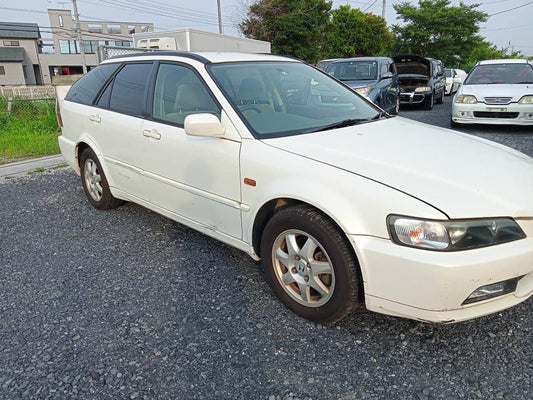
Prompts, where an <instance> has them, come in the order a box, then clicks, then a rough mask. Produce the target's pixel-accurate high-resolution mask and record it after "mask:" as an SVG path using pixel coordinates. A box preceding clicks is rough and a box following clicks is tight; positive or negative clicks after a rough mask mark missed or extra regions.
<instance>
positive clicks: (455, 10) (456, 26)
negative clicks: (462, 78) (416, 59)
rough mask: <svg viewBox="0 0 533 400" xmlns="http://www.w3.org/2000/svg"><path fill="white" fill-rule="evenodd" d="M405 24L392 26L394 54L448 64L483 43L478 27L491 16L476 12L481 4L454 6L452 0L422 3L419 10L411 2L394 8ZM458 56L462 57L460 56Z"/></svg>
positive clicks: (424, 0) (420, 2)
mask: <svg viewBox="0 0 533 400" xmlns="http://www.w3.org/2000/svg"><path fill="white" fill-rule="evenodd" d="M393 7H394V9H395V10H396V13H397V14H398V19H401V20H402V21H403V24H402V25H393V28H392V29H393V31H394V33H396V43H395V51H396V52H398V53H415V54H419V55H422V56H427V57H434V58H437V59H440V60H442V61H443V62H444V64H445V65H454V66H455V65H457V60H458V58H460V57H464V56H465V55H467V54H470V53H471V52H472V51H473V49H474V48H475V47H476V46H477V45H479V44H480V43H482V42H483V38H482V37H481V36H480V35H479V24H480V23H481V22H485V21H486V20H487V18H488V15H487V14H486V13H484V12H482V11H479V10H477V8H478V7H479V4H472V5H465V4H464V3H462V2H460V3H459V5H458V6H451V5H450V1H449V0H419V2H418V7H417V6H414V5H412V4H410V3H408V2H405V1H404V2H402V3H400V4H396V5H394V6H393ZM458 56H459V57H458Z"/></svg>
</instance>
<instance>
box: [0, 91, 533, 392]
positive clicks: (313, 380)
mask: <svg viewBox="0 0 533 400" xmlns="http://www.w3.org/2000/svg"><path fill="white" fill-rule="evenodd" d="M447 103H448V104H449V99H447ZM439 107H441V108H442V110H445V107H446V104H445V105H444V106H440V105H436V106H435V109H434V110H433V111H432V112H431V118H433V117H435V118H437V114H438V113H439V112H440V111H441V110H439ZM433 113H435V114H433ZM401 114H402V115H405V116H408V117H410V118H415V119H418V118H420V119H423V118H426V121H427V120H428V118H427V117H428V116H427V113H426V112H423V111H418V110H402V112H401ZM424 115H425V116H424ZM428 122H432V121H428ZM447 123H449V114H448V120H447ZM503 131H505V129H504V130H503ZM471 133H475V134H479V133H478V132H477V131H476V132H471ZM483 135H484V136H487V137H489V138H491V139H494V140H499V141H501V142H504V143H506V144H511V145H513V146H514V147H516V148H518V149H520V150H521V151H524V152H527V153H528V154H529V155H533V147H532V146H533V134H532V132H527V131H523V132H518V134H516V135H515V134H513V135H509V134H504V133H501V132H500V131H496V130H491V131H490V132H489V133H485V134H483ZM0 202H1V204H2V208H1V209H0V221H2V222H1V225H0V227H1V228H0V229H1V235H0V259H1V260H2V263H1V265H2V268H1V273H0V398H2V399H46V398H54V399H66V398H80V399H110V398H119V399H156V398H161V399H265V400H288V399H293V400H295V399H315V400H317V399H344V400H349V399H528V400H529V399H530V398H531V393H533V381H532V378H533V351H532V343H533V334H532V332H533V316H532V313H531V309H532V305H533V302H532V300H531V299H530V300H528V301H527V302H525V303H523V304H521V305H519V306H517V307H514V308H512V309H509V310H506V311H504V312H502V313H498V314H494V315H491V316H487V317H483V318H479V319H477V320H474V321H468V322H464V323H459V324H455V325H431V324H424V323H420V322H416V321H411V320H405V319H400V318H393V317H387V316H383V315H379V314H375V313H370V312H366V311H360V312H358V313H357V314H356V315H354V316H352V317H351V318H348V319H347V320H345V321H342V322H341V323H338V324H334V325H327V326H323V325H320V324H315V323H311V322H308V321H305V320H302V319H300V318H298V317H296V316H295V315H294V314H292V313H290V312H289V311H288V310H286V309H285V308H284V307H283V305H282V304H281V303H280V302H279V301H278V300H276V299H275V298H274V296H273V294H272V293H271V291H270V289H269V287H268V285H267V284H266V283H265V281H264V279H263V276H262V273H261V270H260V268H258V265H257V264H256V263H254V262H253V261H252V260H251V259H250V258H249V257H248V256H247V255H245V254H243V253H241V252H239V251H237V250H234V249H232V248H230V247H227V246H225V245H223V244H221V243H219V242H217V241H215V240H212V239H210V238H208V237H206V236H203V235H202V234H199V233H197V232H195V231H193V230H190V229H188V228H186V227H184V226H182V225H179V224H177V223H174V222H172V221H170V220H168V219H166V218H164V217H161V216H159V215H157V214H155V213H153V212H151V211H148V210H146V209H144V208H142V207H140V206H137V205H134V204H126V205H125V206H123V207H120V208H118V209H116V210H113V211H108V212H101V211H98V210H95V209H93V208H92V207H91V206H90V205H89V203H88V202H87V200H86V199H85V195H84V193H83V189H82V187H81V183H80V181H79V178H78V177H77V176H76V175H75V173H74V172H73V171H72V170H71V169H69V168H63V169H59V170H54V171H47V172H45V173H40V174H35V175H32V176H29V177H25V178H20V179H13V180H10V181H8V182H6V183H4V184H2V185H0Z"/></svg>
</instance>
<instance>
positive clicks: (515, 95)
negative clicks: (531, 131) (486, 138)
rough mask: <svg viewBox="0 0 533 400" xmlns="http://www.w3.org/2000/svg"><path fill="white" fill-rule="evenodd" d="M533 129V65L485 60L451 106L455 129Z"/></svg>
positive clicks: (467, 80)
mask: <svg viewBox="0 0 533 400" xmlns="http://www.w3.org/2000/svg"><path fill="white" fill-rule="evenodd" d="M468 124H496V125H524V126H528V125H533V63H532V62H531V61H528V60H520V59H516V60H511V59H508V60H486V61H481V62H479V63H478V64H476V66H475V67H474V68H473V69H472V71H470V74H468V76H467V78H466V79H465V81H464V83H463V84H462V85H461V87H460V88H459V90H458V91H457V93H456V95H455V97H454V100H453V105H452V126H457V125H468Z"/></svg>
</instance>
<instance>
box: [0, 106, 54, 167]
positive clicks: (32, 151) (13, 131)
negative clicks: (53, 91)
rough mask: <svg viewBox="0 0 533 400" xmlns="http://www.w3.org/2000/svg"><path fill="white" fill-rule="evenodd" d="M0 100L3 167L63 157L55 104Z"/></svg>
mask: <svg viewBox="0 0 533 400" xmlns="http://www.w3.org/2000/svg"><path fill="white" fill-rule="evenodd" d="M7 104H8V102H7V100H6V99H0V164H5V163H7V162H12V161H16V160H21V159H24V158H31V157H41V156H46V155H51V154H58V153H59V144H58V143H57V137H58V136H59V135H60V133H61V132H60V129H59V126H58V125H57V120H56V115H55V100H54V99H47V100H19V99H16V100H14V101H13V102H12V103H11V104H12V105H11V112H10V113H8V111H7V108H8V107H7Z"/></svg>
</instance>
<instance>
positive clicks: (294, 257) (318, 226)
mask: <svg viewBox="0 0 533 400" xmlns="http://www.w3.org/2000/svg"><path fill="white" fill-rule="evenodd" d="M261 256H262V259H263V268H264V271H265V276H266V279H267V280H268V282H269V284H270V285H271V287H272V289H273V291H274V293H275V294H276V295H277V296H278V297H279V299H280V300H281V301H282V302H283V303H284V304H285V305H286V306H287V307H288V308H289V309H290V310H291V311H293V312H295V313H296V314H298V315H300V316H302V317H304V318H307V319H309V320H312V321H320V322H332V321H336V320H339V319H341V318H343V317H344V316H346V315H348V314H349V313H350V312H351V311H352V310H353V309H354V308H355V307H356V306H357V304H358V295H359V293H362V283H361V280H360V273H359V267H358V264H357V261H356V259H355V256H354V255H353V252H352V250H351V247H350V244H349V242H348V240H347V238H346V237H345V235H344V234H343V233H342V232H341V231H339V229H338V228H337V227H336V226H335V225H334V224H333V223H332V222H331V221H330V220H329V219H328V218H327V217H325V216H324V215H323V214H321V213H320V212H318V211H317V210H315V209H313V208H311V207H308V206H293V207H289V208H286V209H284V210H282V211H280V212H278V213H277V214H275V215H274V216H273V217H272V219H271V220H270V221H269V222H268V223H267V225H266V227H265V230H264V232H263V236H262V239H261Z"/></svg>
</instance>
